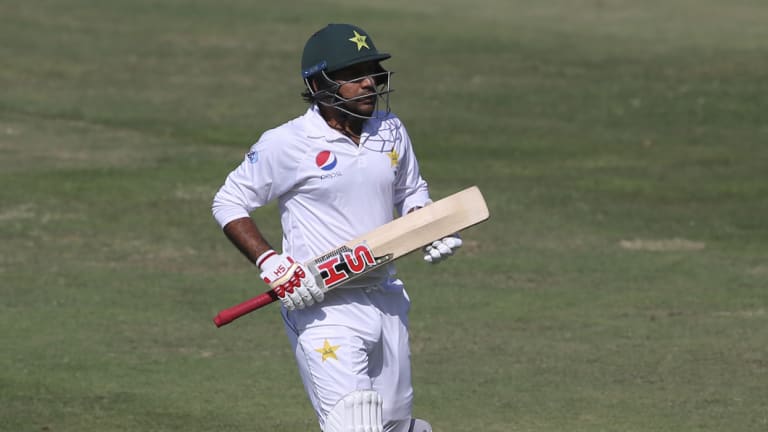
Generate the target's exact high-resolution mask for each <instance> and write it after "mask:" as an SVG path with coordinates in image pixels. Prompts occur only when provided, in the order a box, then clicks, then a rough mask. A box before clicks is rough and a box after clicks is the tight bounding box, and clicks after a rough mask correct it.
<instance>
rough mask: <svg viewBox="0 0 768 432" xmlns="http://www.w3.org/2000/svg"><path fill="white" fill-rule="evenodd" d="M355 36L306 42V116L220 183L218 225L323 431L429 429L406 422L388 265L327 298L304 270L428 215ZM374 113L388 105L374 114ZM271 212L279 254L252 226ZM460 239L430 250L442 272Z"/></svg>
mask: <svg viewBox="0 0 768 432" xmlns="http://www.w3.org/2000/svg"><path fill="white" fill-rule="evenodd" d="M389 57H390V55H389V54H387V53H384V52H380V51H378V50H377V48H376V46H375V45H374V43H373V39H372V38H371V36H370V35H369V34H368V33H367V32H365V31H364V30H363V29H361V28H360V27H356V26H353V25H349V24H330V25H328V26H326V27H324V28H322V29H321V30H319V31H317V32H316V33H315V34H313V35H312V36H311V37H310V38H309V40H308V41H307V43H306V45H305V47H304V51H303V55H302V59H301V74H302V78H303V80H304V85H305V86H306V90H305V92H304V93H303V97H304V99H305V100H306V101H307V102H308V103H309V109H307V111H306V113H304V114H303V115H301V116H299V117H298V118H295V119H293V120H291V121H289V122H287V123H285V124H283V125H281V126H278V127H276V128H274V129H271V130H269V131H266V132H265V133H264V134H263V135H262V136H261V137H260V138H259V140H258V141H257V142H256V143H255V144H254V145H253V146H252V147H251V149H250V151H249V152H248V153H247V154H246V155H245V157H244V159H243V161H242V163H241V164H240V165H239V166H238V167H237V168H236V169H235V170H234V171H232V172H231V173H230V174H229V176H228V177H227V178H226V181H225V183H224V185H223V186H222V187H221V189H220V190H219V191H218V193H217V194H216V196H215V198H214V200H213V215H214V217H215V219H216V221H217V222H218V223H219V225H220V226H221V227H222V228H223V231H224V233H225V234H226V236H227V238H229V239H230V240H231V242H232V243H233V244H234V245H235V246H236V247H237V248H238V249H239V250H240V251H241V252H242V253H243V254H244V255H245V256H246V257H247V258H248V259H249V260H250V261H251V262H253V263H254V264H255V265H257V266H258V267H259V269H260V270H261V277H262V279H263V280H264V281H265V282H266V283H267V284H269V285H270V287H271V288H272V289H274V290H275V292H276V293H277V295H278V297H279V299H280V302H281V305H282V307H281V312H282V317H283V320H284V322H285V329H286V333H287V334H288V338H289V341H290V343H291V347H292V349H293V352H294V354H295V357H296V362H297V364H298V369H299V373H300V374H301V378H302V381H303V383H304V387H305V390H306V392H307V395H308V396H309V400H310V402H311V403H312V406H313V407H314V409H315V412H316V413H317V418H318V421H319V423H320V428H321V429H322V430H323V431H324V432H342V431H344V432H347V431H358V430H365V431H387V432H428V431H431V430H432V429H431V426H430V425H429V423H427V422H426V421H424V420H420V419H415V418H413V417H412V413H411V407H412V401H413V388H412V386H411V365H410V348H409V342H408V311H409V308H410V301H409V299H408V295H407V293H406V291H405V289H404V287H403V283H402V282H401V281H400V280H398V279H396V278H395V270H394V267H393V266H392V265H390V266H389V267H383V268H382V269H378V270H375V271H372V272H370V273H368V274H366V275H365V276H363V277H361V278H359V279H357V280H355V281H353V282H350V283H349V284H347V285H344V286H343V287H341V288H338V289H336V290H333V291H328V292H327V293H323V291H321V290H320V289H319V288H318V287H317V286H316V285H315V282H314V280H313V279H312V277H311V275H310V273H309V271H307V270H306V269H305V268H304V267H303V266H302V265H301V263H302V262H305V261H307V260H309V259H311V258H313V257H316V256H318V255H320V254H322V253H323V252H324V251H328V250H331V249H334V248H336V247H338V246H339V245H341V244H343V243H344V242H346V241H349V240H350V239H353V238H355V237H357V236H359V235H361V234H363V233H366V232H368V231H370V230H372V229H374V228H376V227H378V226H380V225H383V224H385V223H387V222H390V221H391V220H392V219H393V211H396V212H397V214H399V215H404V214H406V213H408V212H410V211H412V210H415V209H417V208H420V207H422V206H425V205H428V204H429V203H430V202H431V201H430V196H429V190H428V188H427V183H426V182H425V181H424V179H423V178H422V177H421V175H420V173H419V165H418V163H417V161H416V157H415V155H414V151H413V148H412V146H411V140H410V138H409V136H408V133H407V132H406V130H405V127H404V126H403V123H402V122H401V121H400V119H399V118H398V117H397V116H395V115H394V114H392V113H391V112H390V110H389V95H390V93H391V92H392V89H391V88H390V78H391V75H392V72H389V71H387V70H385V69H384V68H383V67H382V66H381V64H380V63H381V62H382V61H383V60H386V59H388V58H389ZM379 105H384V106H382V108H381V109H379ZM272 201H277V204H278V207H279V212H280V219H281V224H282V230H283V238H282V253H278V252H277V251H276V250H275V248H273V247H272V246H271V245H270V244H269V243H268V242H267V240H266V239H265V238H264V237H263V236H262V234H261V233H260V231H259V229H258V228H257V226H256V225H255V223H254V222H253V220H252V219H251V217H250V213H251V212H252V211H254V210H255V209H257V208H259V207H262V206H264V205H266V204H267V203H269V202H272ZM460 246H461V239H459V238H458V236H450V237H447V238H445V239H442V240H439V241H436V242H435V243H433V244H432V245H429V246H428V247H427V248H425V261H427V262H430V263H436V262H439V261H441V260H443V259H445V258H446V257H448V256H450V255H452V254H453V253H454V251H455V249H456V248H458V247H460Z"/></svg>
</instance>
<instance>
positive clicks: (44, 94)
mask: <svg viewBox="0 0 768 432" xmlns="http://www.w3.org/2000/svg"><path fill="white" fill-rule="evenodd" d="M328 22H352V23H355V24H358V25H360V26H362V27H363V28H365V29H366V30H368V31H369V32H370V33H371V34H372V35H373V37H374V39H375V41H376V44H377V46H378V47H379V48H380V49H382V50H386V51H388V52H391V53H392V54H393V58H392V59H391V60H389V61H387V63H386V65H387V66H388V67H389V68H390V69H392V70H394V71H396V74H395V76H394V86H395V88H396V89H397V91H396V93H395V94H394V95H393V108H394V110H395V112H396V113H398V114H399V115H400V116H401V117H402V118H403V120H404V121H405V122H406V125H407V127H408V130H409V133H410V134H411V136H412V138H413V140H414V143H415V146H416V151H417V154H418V156H419V157H420V161H421V165H422V171H423V174H424V176H425V177H426V178H427V179H428V180H429V181H430V183H431V185H432V190H433V195H434V196H435V197H436V198H440V197H442V196H445V195H448V194H449V193H451V192H454V191H456V190H458V189H460V188H463V187H465V186H468V185H471V184H478V185H479V186H480V187H481V189H482V190H483V191H484V193H485V195H486V198H487V200H488V202H489V206H490V208H491V213H492V220H491V221H490V222H488V223H486V224H484V225H481V226H479V227H476V228H473V229H471V230H469V231H468V232H467V233H466V234H465V239H466V240H467V246H466V247H465V248H464V250H463V251H462V254H461V257H457V258H456V259H454V260H452V262H451V263H450V264H449V265H445V266H441V267H440V268H439V269H431V268H428V267H426V266H424V265H423V264H422V263H421V262H419V259H418V257H416V256H411V257H407V258H405V259H404V260H402V261H401V262H400V263H399V266H398V267H399V269H400V274H401V276H402V277H403V278H404V279H405V280H406V283H407V285H408V286H409V292H410V294H411V297H412V299H413V301H414V305H413V314H412V340H413V366H414V383H415V386H416V406H415V411H416V414H417V415H419V416H421V417H424V418H427V419H429V420H430V421H431V422H432V424H433V426H434V427H435V429H436V430H444V431H471V430H485V431H504V432H507V431H560V430H563V429H567V430H571V431H654V432H656V431H675V432H678V431H683V430H686V431H694V430H695V431H704V430H706V431H723V430H732V431H758V430H765V429H766V427H768V406H766V400H768V390H766V385H765V384H766V383H768V360H767V359H768V350H767V349H766V344H765V341H766V340H768V331H767V330H766V324H767V323H768V314H767V313H766V308H767V304H768V294H767V293H766V288H767V286H766V285H768V284H766V280H768V228H766V222H765V221H766V220H768V201H767V200H766V196H768V181H767V180H768V178H767V177H766V172H767V171H766V168H767V167H768V150H766V147H765V144H766V142H767V141H768V139H767V138H768V127H767V126H766V121H765V118H766V117H765V107H766V106H768V88H767V87H768V84H766V83H767V82H768V80H767V79H766V78H768V73H767V72H766V71H768V56H767V55H766V54H768V52H767V49H768V26H766V25H765V23H766V22H768V5H766V4H765V3H764V2H763V1H746V0H739V1H731V2H725V1H716V0H697V1H694V0H672V1H643V2H640V1H630V0H569V1H566V0H548V1H543V2H526V1H498V0H497V1H494V0H482V1H479V2H475V3H473V4H472V5H469V4H467V3H465V2H459V1H441V2H438V1H423V2H409V1H400V0H394V1H390V2H387V3H377V4H364V3H359V2H351V1H342V0H340V1H321V2H317V1H314V2H308V1H293V2H287V3H285V2H281V3H279V4H278V3H271V2H258V1H256V2H247V1H243V0H225V1H220V2H215V3H214V2H208V1H201V0H189V1H181V0H138V1H131V2H120V1H104V2H88V1H84V0H63V1H51V0H38V1H35V2H10V1H5V2H0V40H2V41H3V42H2V43H0V59H2V64H3V67H2V68H0V88H2V91H1V92H0V94H1V95H2V96H1V97H0V184H2V186H3V187H2V188H0V293H1V294H2V302H0V312H2V313H0V336H2V341H3V346H4V348H3V350H2V351H3V355H2V356H0V419H2V421H1V422H0V430H4V431H9V432H10V431H42V430H47V431H94V432H95V431H136V430H148V431H181V430H184V431H187V430H211V429H217V430H221V431H241V430H257V431H262V430H263V431H275V430H278V431H282V430H285V431H292V430H316V429H317V427H316V422H315V419H314V418H313V413H312V412H311V409H310V407H309V403H308V402H307V401H306V397H305V396H304V394H303V390H302V388H301V385H300V382H299V379H298V376H297V374H296V372H295V367H294V364H293V360H292V356H291V355H290V353H289V351H288V346H287V343H286V341H285V337H284V334H283V330H282V325H281V322H280V319H279V317H278V315H277V311H276V309H271V310H265V311H261V312H259V313H255V314H252V315H250V316H248V317H246V318H243V319H242V320H240V321H238V322H237V323H235V324H233V325H231V326H228V327H226V328H223V329H218V330H217V329H215V328H214V326H213V325H212V323H211V322H210V318H211V317H212V316H213V315H214V314H215V313H216V312H217V311H218V310H219V309H221V308H223V307H226V306H229V305H231V304H233V303H236V302H239V301H241V300H243V299H245V298H247V297H249V296H251V295H253V294H255V293H258V292H260V291H261V290H262V289H263V287H262V285H261V284H260V283H259V281H258V279H257V278H256V276H257V275H256V272H255V271H254V270H253V269H252V268H251V267H250V266H249V265H248V264H247V263H246V262H245V260H244V259H243V258H242V257H240V256H239V254H238V253H237V251H236V250H235V249H234V248H232V247H231V246H230V245H229V244H228V242H227V241H226V239H225V238H224V237H223V235H222V234H221V233H220V230H219V229H218V227H217V226H216V225H215V223H214V222H213V220H212V218H211V216H210V200H211V198H212V196H213V193H214V192H215V191H216V189H217V188H218V187H219V185H220V184H221V183H222V181H223V179H224V176H225V175H226V174H227V173H228V172H229V170H231V169H232V168H233V167H234V166H235V165H236V164H237V163H239V160H240V159H241V158H242V155H243V154H244V152H245V151H247V149H248V147H249V146H250V144H251V143H252V142H254V141H255V140H256V139H257V138H258V136H259V135H260V134H261V132H262V131H264V130H265V129H267V128H271V127H274V126H276V125H277V124H280V123H282V122H284V121H286V120H288V119H290V118H292V117H295V116H296V115H299V114H301V113H302V112H303V110H304V109H305V107H304V105H303V103H302V102H301V100H300V98H299V93H300V92H301V90H302V84H301V81H300V79H299V74H298V67H299V66H298V65H299V58H300V53H301V48H302V46H303V44H304V42H305V40H306V38H307V37H308V36H309V35H310V34H311V33H312V32H313V31H315V30H316V29H318V28H320V27H322V26H323V25H325V24H326V23H328ZM275 216H276V212H275V209H274V208H273V207H269V208H266V209H264V210H263V211H260V212H257V213H256V214H255V215H254V217H255V218H256V219H257V221H258V222H259V224H260V226H263V227H264V228H265V231H267V233H268V234H269V236H270V237H271V238H272V239H277V238H279V235H280V232H279V225H278V221H277V220H276V218H275ZM437 293H439V294H440V295H439V296H437V297H435V294H437Z"/></svg>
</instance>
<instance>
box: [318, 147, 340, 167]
mask: <svg viewBox="0 0 768 432" xmlns="http://www.w3.org/2000/svg"><path fill="white" fill-rule="evenodd" d="M337 163H338V159H336V155H335V154H333V152H331V151H329V150H323V151H321V152H320V153H318V154H317V156H315V164H317V167H318V168H320V169H321V170H323V171H330V170H332V169H334V168H336V164H337Z"/></svg>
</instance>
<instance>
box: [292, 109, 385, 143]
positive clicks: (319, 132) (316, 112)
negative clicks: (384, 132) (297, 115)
mask: <svg viewBox="0 0 768 432" xmlns="http://www.w3.org/2000/svg"><path fill="white" fill-rule="evenodd" d="M304 117H305V118H306V120H307V122H308V123H309V128H307V138H311V139H321V138H322V139H325V140H326V141H328V142H331V141H339V140H349V137H347V136H345V135H344V134H342V133H341V132H339V131H337V130H336V129H334V128H332V127H330V126H328V122H326V121H325V119H324V118H323V116H322V115H320V108H318V106H317V104H312V105H310V106H309V108H308V109H307V112H306V113H305V114H304ZM380 124H381V120H380V119H378V118H375V117H374V118H372V119H367V120H366V121H365V122H364V123H363V132H362V135H361V136H360V143H361V144H362V143H364V142H365V140H366V139H368V136H370V135H374V134H375V133H376V131H377V130H378V128H379V125H380Z"/></svg>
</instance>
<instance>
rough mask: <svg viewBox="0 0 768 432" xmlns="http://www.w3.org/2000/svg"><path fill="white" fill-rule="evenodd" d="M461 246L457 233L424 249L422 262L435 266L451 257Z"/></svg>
mask: <svg viewBox="0 0 768 432" xmlns="http://www.w3.org/2000/svg"><path fill="white" fill-rule="evenodd" d="M461 244H462V242H461V237H459V234H458V233H457V234H452V235H450V236H448V237H444V238H443V239H441V240H435V241H433V242H432V244H430V245H427V246H425V247H424V261H426V262H428V263H430V264H437V263H439V262H440V261H443V260H445V259H447V258H448V257H450V256H451V255H453V254H454V253H455V252H456V249H458V248H460V247H461Z"/></svg>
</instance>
